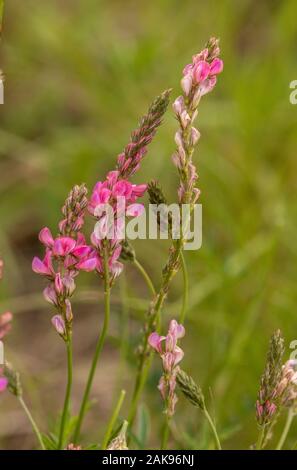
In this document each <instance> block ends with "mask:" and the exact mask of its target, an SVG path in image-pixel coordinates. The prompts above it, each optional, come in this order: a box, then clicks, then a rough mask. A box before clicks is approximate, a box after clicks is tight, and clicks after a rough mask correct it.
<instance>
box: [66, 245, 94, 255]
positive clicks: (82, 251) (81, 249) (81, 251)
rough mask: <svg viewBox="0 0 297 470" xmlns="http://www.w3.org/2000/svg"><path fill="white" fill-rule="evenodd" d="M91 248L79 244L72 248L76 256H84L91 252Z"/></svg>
mask: <svg viewBox="0 0 297 470" xmlns="http://www.w3.org/2000/svg"><path fill="white" fill-rule="evenodd" d="M91 250H92V248H91V247H90V246H88V245H79V246H76V247H75V248H74V250H72V252H71V254H72V255H73V256H75V257H76V258H84V257H85V256H88V255H89V254H90V252H91Z"/></svg>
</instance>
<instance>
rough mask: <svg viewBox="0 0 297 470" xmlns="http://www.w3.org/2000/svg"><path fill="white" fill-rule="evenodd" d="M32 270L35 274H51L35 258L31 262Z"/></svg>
mask: <svg viewBox="0 0 297 470" xmlns="http://www.w3.org/2000/svg"><path fill="white" fill-rule="evenodd" d="M32 270H33V271H34V272H35V273H37V274H43V275H49V274H51V272H50V270H49V268H48V267H47V266H46V265H45V264H44V262H43V261H41V259H40V258H38V257H37V256H35V257H34V258H33V261H32Z"/></svg>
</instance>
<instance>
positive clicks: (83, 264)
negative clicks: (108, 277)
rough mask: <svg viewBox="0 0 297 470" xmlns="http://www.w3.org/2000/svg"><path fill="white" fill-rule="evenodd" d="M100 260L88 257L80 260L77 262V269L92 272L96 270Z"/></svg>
mask: <svg viewBox="0 0 297 470" xmlns="http://www.w3.org/2000/svg"><path fill="white" fill-rule="evenodd" d="M97 263H98V260H97V258H88V259H86V260H83V261H80V262H79V263H77V264H76V266H75V267H76V269H79V270H81V271H86V272H91V271H94V269H96V267H97Z"/></svg>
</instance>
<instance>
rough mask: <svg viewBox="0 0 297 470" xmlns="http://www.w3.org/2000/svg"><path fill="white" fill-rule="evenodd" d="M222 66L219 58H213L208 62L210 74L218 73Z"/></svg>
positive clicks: (222, 63)
mask: <svg viewBox="0 0 297 470" xmlns="http://www.w3.org/2000/svg"><path fill="white" fill-rule="evenodd" d="M223 68H224V62H223V61H222V60H221V59H218V58H216V59H214V60H213V61H212V63H211V64H210V75H218V74H219V73H221V72H222V70H223Z"/></svg>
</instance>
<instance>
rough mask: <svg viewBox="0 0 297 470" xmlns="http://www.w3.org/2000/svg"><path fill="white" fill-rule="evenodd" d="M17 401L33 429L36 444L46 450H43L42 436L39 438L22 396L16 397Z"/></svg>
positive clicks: (35, 425) (39, 434) (37, 430)
mask: <svg viewBox="0 0 297 470" xmlns="http://www.w3.org/2000/svg"><path fill="white" fill-rule="evenodd" d="M18 400H19V402H20V404H21V406H22V408H23V410H24V412H25V413H26V415H27V417H28V419H29V421H30V423H31V426H32V428H33V431H34V432H35V434H36V437H37V439H38V442H39V444H40V447H41V449H42V450H46V448H45V445H44V442H43V439H42V436H41V432H40V431H39V429H38V427H37V424H36V423H35V421H34V419H33V416H32V415H31V413H30V411H29V408H28V407H27V405H26V403H25V402H24V400H23V397H22V396H19V397H18Z"/></svg>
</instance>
